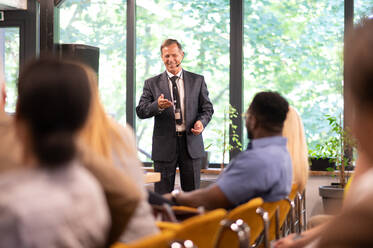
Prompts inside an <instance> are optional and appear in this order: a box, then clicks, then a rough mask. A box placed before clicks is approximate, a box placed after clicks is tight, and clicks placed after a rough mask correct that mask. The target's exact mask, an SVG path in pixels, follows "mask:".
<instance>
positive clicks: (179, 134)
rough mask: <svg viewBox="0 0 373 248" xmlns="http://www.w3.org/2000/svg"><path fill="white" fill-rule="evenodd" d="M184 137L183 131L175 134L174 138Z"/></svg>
mask: <svg viewBox="0 0 373 248" xmlns="http://www.w3.org/2000/svg"><path fill="white" fill-rule="evenodd" d="M184 135H185V131H182V132H176V136H184Z"/></svg>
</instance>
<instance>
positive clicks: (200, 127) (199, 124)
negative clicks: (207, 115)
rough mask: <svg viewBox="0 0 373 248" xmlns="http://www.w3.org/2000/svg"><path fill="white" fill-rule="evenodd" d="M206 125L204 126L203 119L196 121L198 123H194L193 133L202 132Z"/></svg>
mask: <svg viewBox="0 0 373 248" xmlns="http://www.w3.org/2000/svg"><path fill="white" fill-rule="evenodd" d="M203 129H204V127H203V124H202V122H201V121H196V123H194V127H193V128H192V129H191V131H192V133H193V134H194V135H199V134H200V133H202V131H203Z"/></svg>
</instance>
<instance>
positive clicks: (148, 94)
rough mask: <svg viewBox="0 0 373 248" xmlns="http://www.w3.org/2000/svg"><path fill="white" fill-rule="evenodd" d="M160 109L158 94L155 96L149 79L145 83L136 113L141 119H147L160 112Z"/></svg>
mask: <svg viewBox="0 0 373 248" xmlns="http://www.w3.org/2000/svg"><path fill="white" fill-rule="evenodd" d="M160 113H161V111H160V110H159V109H158V96H154V93H153V92H152V88H151V85H150V82H149V80H146V81H145V83H144V88H143V92H142V95H141V97H140V101H139V104H138V105H137V107H136V114H137V116H138V117H139V118H140V119H146V118H150V117H153V116H156V115H158V114H160Z"/></svg>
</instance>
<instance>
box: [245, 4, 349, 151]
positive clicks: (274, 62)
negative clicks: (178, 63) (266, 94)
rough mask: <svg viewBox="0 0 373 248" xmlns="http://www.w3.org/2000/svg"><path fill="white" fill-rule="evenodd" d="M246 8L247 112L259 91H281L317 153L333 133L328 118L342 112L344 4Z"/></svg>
mask: <svg viewBox="0 0 373 248" xmlns="http://www.w3.org/2000/svg"><path fill="white" fill-rule="evenodd" d="M244 4H245V10H244V13H245V14H244V85H245V86H244V109H246V108H247V107H248V104H249V103H250V101H251V99H252V97H253V95H254V94H255V93H256V92H259V91H263V90H272V91H278V92H279V93H281V94H282V95H283V96H285V97H286V98H287V99H288V100H289V102H290V104H291V105H292V106H294V107H295V108H296V109H297V110H298V112H299V113H300V115H301V117H302V119H303V123H304V126H305V132H306V136H307V142H308V146H309V148H310V149H313V148H314V147H315V145H316V144H317V143H319V142H320V141H321V140H323V139H325V138H327V137H328V136H329V135H330V133H331V131H330V127H329V125H328V121H327V119H326V115H332V116H337V117H340V116H341V114H342V110H343V92H342V88H343V83H342V81H343V73H342V70H343V58H342V54H343V52H342V51H343V32H344V3H343V1H328V0H322V1H306V0H301V1H268V0H259V1H248V0H245V2H244ZM342 118H343V117H342ZM245 137H246V134H245ZM245 143H247V139H246V142H245Z"/></svg>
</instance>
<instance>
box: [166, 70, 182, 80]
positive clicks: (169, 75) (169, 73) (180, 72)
mask: <svg viewBox="0 0 373 248" xmlns="http://www.w3.org/2000/svg"><path fill="white" fill-rule="evenodd" d="M166 72H167V75H168V77H169V78H172V77H173V76H175V75H174V74H172V73H171V72H169V71H167V70H166ZM176 76H177V77H178V78H181V79H183V69H181V70H180V71H179V72H178V73H177V74H176Z"/></svg>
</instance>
